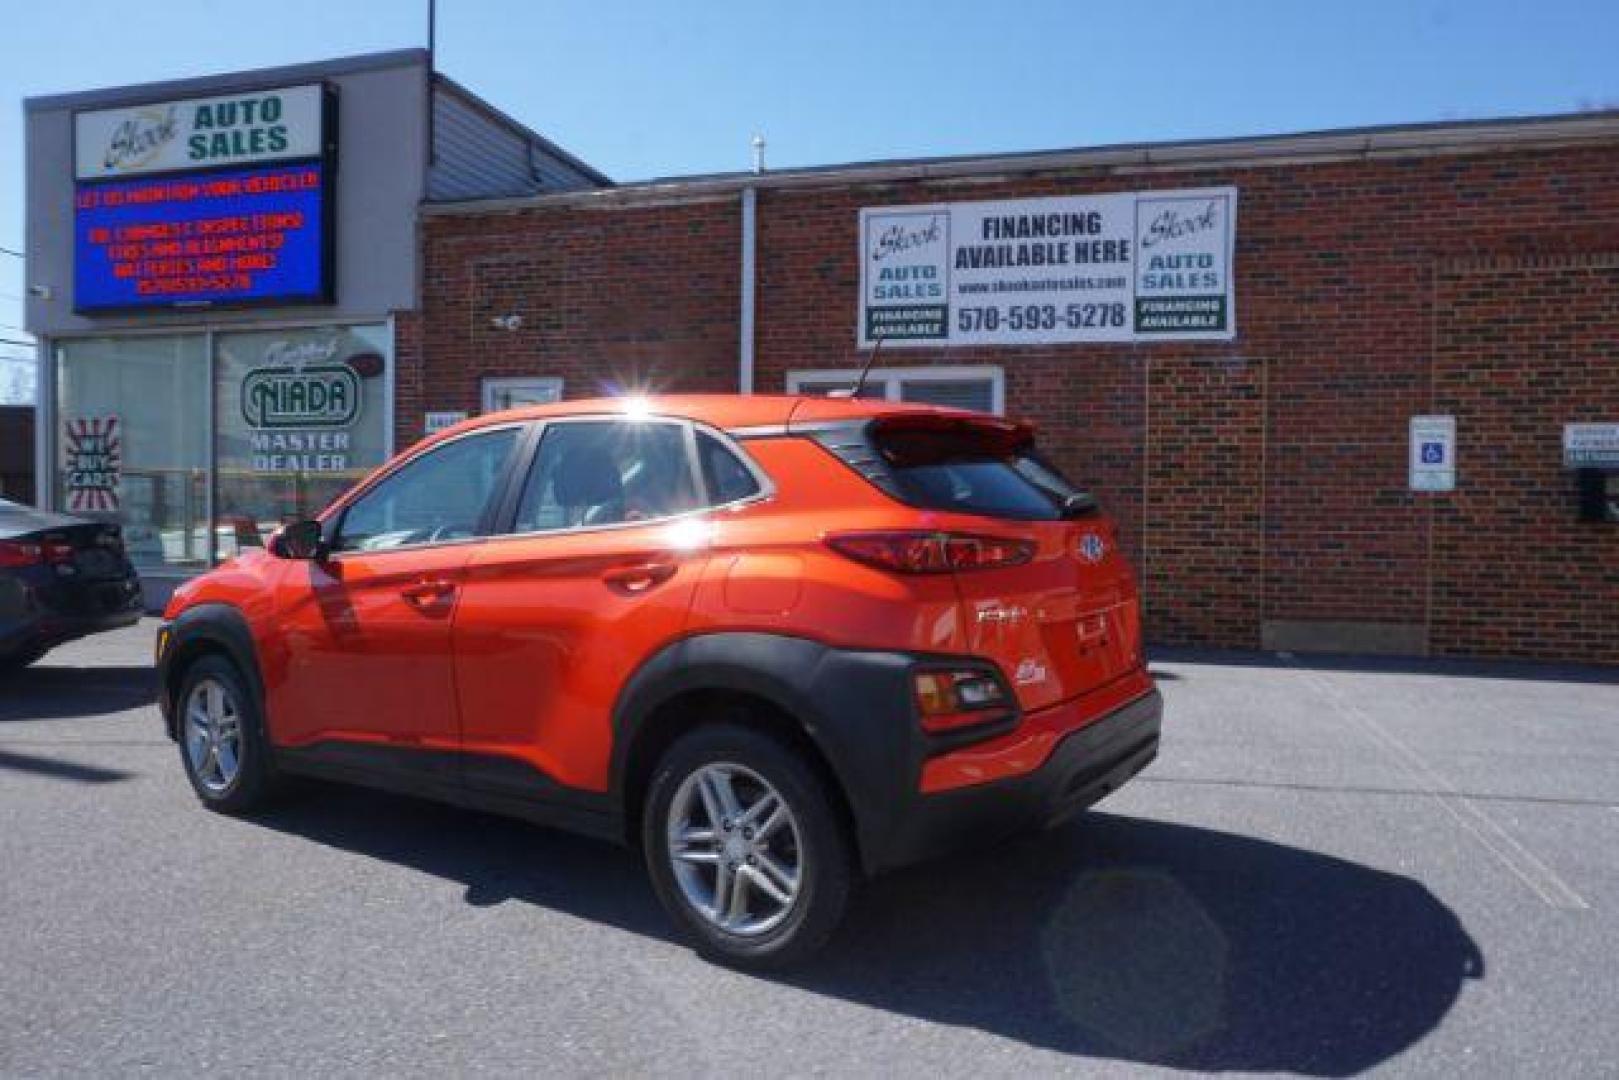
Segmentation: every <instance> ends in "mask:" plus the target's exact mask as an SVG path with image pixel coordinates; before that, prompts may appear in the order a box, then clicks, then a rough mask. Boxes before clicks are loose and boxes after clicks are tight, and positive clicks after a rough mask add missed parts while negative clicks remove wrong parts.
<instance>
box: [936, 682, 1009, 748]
mask: <svg viewBox="0 0 1619 1080" xmlns="http://www.w3.org/2000/svg"><path fill="white" fill-rule="evenodd" d="M912 680H913V683H914V685H915V688H916V707H917V711H918V712H920V713H921V716H922V730H923V731H926V732H928V733H929V734H931V735H942V734H945V733H948V732H953V731H960V730H961V729H963V728H969V727H976V726H978V725H979V724H991V723H995V722H996V721H999V720H1004V719H1006V717H1007V715H1008V713H1009V708H1010V707H1009V703H1008V702H1007V700H1006V690H1005V688H1003V687H1002V686H1001V683H1000V680H999V679H997V678H995V676H993V675H991V674H990V673H989V672H987V671H979V670H974V669H972V668H964V669H960V670H928V671H918V672H916V674H915V675H913V676H912Z"/></svg>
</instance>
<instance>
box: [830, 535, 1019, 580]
mask: <svg viewBox="0 0 1619 1080" xmlns="http://www.w3.org/2000/svg"><path fill="white" fill-rule="evenodd" d="M826 542H827V545H828V546H829V547H831V548H832V550H834V551H836V552H838V553H839V554H840V555H845V556H847V557H848V558H851V559H853V560H855V561H856V562H862V563H865V564H866V565H868V566H875V567H877V568H879V569H882V570H893V571H895V572H896V573H900V574H947V573H949V572H951V571H952V570H992V569H997V568H1000V567H1005V566H1019V565H1021V564H1023V563H1026V562H1028V561H1029V560H1030V559H1032V558H1034V545H1033V544H1032V543H1030V542H1028V541H1027V540H1010V539H1006V538H1004V537H999V536H974V535H971V534H969V533H943V532H913V531H904V530H901V531H890V532H856V533H833V534H832V535H831V536H828V537H827V538H826Z"/></svg>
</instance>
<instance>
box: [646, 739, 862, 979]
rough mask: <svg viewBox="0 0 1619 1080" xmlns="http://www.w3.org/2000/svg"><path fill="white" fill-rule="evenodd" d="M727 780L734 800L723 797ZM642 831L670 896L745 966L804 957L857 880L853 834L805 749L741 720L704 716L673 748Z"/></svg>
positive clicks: (828, 930) (651, 792)
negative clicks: (779, 811) (708, 721)
mask: <svg viewBox="0 0 1619 1080" xmlns="http://www.w3.org/2000/svg"><path fill="white" fill-rule="evenodd" d="M722 783H723V784H724V785H725V786H727V787H728V788H729V790H730V797H731V802H730V806H729V808H727V807H726V806H725V805H724V803H725V800H724V799H723V798H719V799H716V798H713V797H712V796H713V794H714V793H715V792H716V791H717V790H718V788H719V786H720V785H721V784H722ZM705 788H706V789H707V791H706V792H705ZM721 794H723V792H721ZM772 798H774V800H775V804H774V805H773V804H772V803H771V801H770V800H771V799H772ZM775 805H779V806H780V807H782V808H784V810H785V818H782V817H779V816H777V815H776V812H775ZM716 806H718V808H719V816H720V817H721V818H722V820H721V821H720V823H719V824H720V828H718V829H715V828H713V827H712V826H713V822H712V820H711V818H710V813H709V811H710V808H713V807H716ZM749 814H752V815H753V816H752V817H751V818H750V817H749ZM727 815H729V816H730V818H731V819H732V820H730V821H729V822H727V821H726V820H724V818H726V816H727ZM750 822H751V824H750ZM773 823H774V824H773ZM710 832H711V833H712V834H713V835H712V838H706V837H705V836H704V834H705V833H710ZM641 838H642V851H643V853H644V854H645V857H646V863H647V870H648V872H649V874H650V875H651V878H652V884H653V887H654V889H655V890H656V891H657V894H658V898H659V900H660V901H662V903H663V906H664V907H665V908H666V909H667V910H668V912H669V914H670V915H671V916H672V917H673V918H674V920H675V922H676V923H678V924H679V925H680V926H681V927H682V928H683V929H684V930H685V931H687V933H689V934H690V936H691V937H692V938H693V939H695V941H696V943H697V948H698V951H699V952H700V953H702V954H703V955H704V956H707V957H709V958H710V959H713V960H717V961H719V962H721V963H725V964H728V965H731V966H734V967H739V968H747V969H753V970H765V969H779V968H783V967H787V966H790V965H792V964H795V963H797V962H799V961H801V960H803V959H804V958H805V957H807V956H809V955H810V954H811V953H813V952H815V951H816V950H818V949H819V948H821V947H822V946H823V945H824V944H825V943H826V941H827V939H828V938H829V937H830V936H831V935H832V932H833V931H834V930H835V929H836V928H837V926H838V923H839V922H840V921H841V920H842V918H843V913H844V910H845V908H846V907H847V906H848V902H849V897H850V894H851V892H852V891H853V887H854V880H855V872H854V859H853V846H852V844H851V843H850V841H849V838H848V835H847V833H846V830H845V828H844V825H843V822H842V819H841V817H840V815H839V814H838V811H837V806H836V804H835V802H834V796H833V793H832V791H831V790H830V789H829V786H828V783H827V781H826V780H825V779H823V778H822V776H821V775H820V774H819V773H818V772H817V770H816V769H814V768H813V767H812V766H811V765H810V763H809V762H807V761H806V760H805V759H804V756H803V755H802V753H800V752H798V751H795V750H794V749H793V748H791V747H790V746H788V745H786V744H784V743H783V742H781V741H779V740H777V739H774V738H772V737H770V736H769V735H766V734H763V733H760V732H758V731H754V730H752V729H749V728H746V727H741V726H737V725H733V724H718V725H713V726H708V727H702V728H698V729H697V730H695V731H693V732H691V733H690V734H688V735H685V736H683V737H682V738H680V739H679V740H677V741H676V742H675V743H674V745H673V746H671V747H670V748H669V749H668V751H667V752H666V753H665V754H664V756H663V759H662V760H661V761H660V762H659V763H658V765H657V767H656V768H655V769H654V771H653V774H652V779H651V783H650V786H649V787H648V791H647V798H646V801H645V812H644V813H643V815H642V827H641ZM692 838H695V839H692ZM699 860H701V861H699ZM722 868H723V873H724V874H726V875H727V877H725V878H722V877H721V874H722ZM783 896H789V898H790V902H788V903H785V904H784V903H782V897H783ZM739 902H740V903H739ZM739 907H740V914H739V913H738V912H739ZM721 908H723V909H724V910H720V909H721Z"/></svg>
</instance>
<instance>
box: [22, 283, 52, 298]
mask: <svg viewBox="0 0 1619 1080" xmlns="http://www.w3.org/2000/svg"><path fill="white" fill-rule="evenodd" d="M28 295H29V296H34V297H38V298H39V299H41V300H49V299H50V298H51V296H52V295H54V294H53V293H52V292H51V287H50V286H49V285H30V286H28Z"/></svg>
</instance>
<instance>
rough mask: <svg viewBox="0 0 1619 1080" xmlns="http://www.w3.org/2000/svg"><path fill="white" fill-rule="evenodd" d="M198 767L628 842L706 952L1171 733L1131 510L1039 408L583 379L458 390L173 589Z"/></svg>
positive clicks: (766, 962)
mask: <svg viewBox="0 0 1619 1080" xmlns="http://www.w3.org/2000/svg"><path fill="white" fill-rule="evenodd" d="M157 652H158V665H159V673H160V683H159V685H160V695H161V705H162V710H163V715H164V718H165V720H166V722H167V726H168V731H169V735H170V737H171V738H173V739H174V740H175V741H176V742H177V743H178V744H179V748H180V758H181V761H182V762H183V763H184V767H185V771H186V775H187V776H188V777H189V778H190V781H191V784H192V786H193V787H194V788H195V789H196V792H197V795H198V796H199V797H200V798H201V800H202V802H203V803H204V804H205V805H206V806H208V807H210V808H213V809H216V810H221V811H227V812H237V811H245V810H247V809H249V808H250V807H252V806H254V805H256V804H258V803H259V802H260V801H261V800H262V799H263V798H264V797H265V796H266V795H267V794H268V793H269V792H270V790H271V788H272V787H273V786H274V784H275V782H276V780H277V779H278V778H279V777H281V776H283V775H287V774H303V775H308V776H315V777H323V778H329V779H336V780H344V781H351V782H354V783H360V784H369V785H374V786H377V787H383V788H389V789H394V790H398V791H404V792H408V793H412V794H419V795H426V796H430V797H433V798H438V799H443V800H446V801H449V802H452V803H457V804H460V805H464V806H470V807H476V808H478V809H482V810H492V811H496V812H499V813H505V814H513V815H517V816H520V817H524V818H529V819H532V820H534V821H538V822H542V823H544V824H547V825H556V826H560V827H563V828H567V829H573V830H577V831H580V832H584V833H589V834H591V835H594V836H599V837H604V838H609V839H612V840H616V841H619V842H627V843H639V845H640V847H641V849H642V851H643V852H644V855H645V859H646V865H647V869H648V871H649V872H650V874H651V877H652V881H653V884H654V886H655V887H656V889H657V893H658V895H659V897H660V898H661V900H662V901H663V903H664V905H665V906H666V907H667V908H668V910H669V912H670V913H671V915H672V916H673V917H674V919H675V920H676V921H677V922H678V923H680V924H681V925H682V926H683V927H684V928H685V929H686V930H687V931H689V932H690V934H691V935H692V936H693V937H694V938H695V940H696V941H697V943H698V945H699V947H700V948H701V949H702V950H703V951H704V952H705V953H707V954H708V955H711V956H716V957H718V958H721V959H724V960H727V961H729V962H731V963H735V964H741V965H749V966H758V967H763V966H771V965H781V964H785V963H788V962H790V961H792V960H794V959H796V958H799V957H801V956H803V955H805V954H806V953H808V952H809V951H811V950H813V949H814V948H816V947H817V946H819V945H820V944H821V943H822V942H823V941H824V940H825V939H826V938H827V936H828V935H829V934H830V933H831V932H832V930H833V928H834V927H835V926H836V925H837V923H838V921H839V919H840V917H841V915H842V913H843V910H844V907H845V905H846V903H847V900H848V898H849V895H850V890H851V888H852V887H853V885H854V883H855V882H856V881H857V880H858V878H859V877H860V876H861V875H863V874H871V873H875V872H878V871H882V870H885V869H889V868H892V867H896V866H900V865H903V864H906V863H910V862H913V861H916V860H919V859H922V858H925V857H928V856H930V855H933V854H936V853H939V852H942V851H945V850H948V849H950V848H953V847H956V846H958V845H961V844H964V843H968V842H971V841H973V840H976V839H984V838H993V837H996V836H1000V835H1004V834H1006V833H1008V832H1011V831H1014V830H1018V829H1023V828H1030V827H1038V826H1042V825H1049V824H1052V823H1054V822H1057V821H1059V820H1062V819H1064V818H1066V817H1068V816H1069V815H1071V814H1073V813H1075V812H1077V811H1079V810H1081V809H1083V808H1085V807H1086V806H1089V805H1090V804H1091V803H1093V802H1095V801H1096V800H1097V799H1099V798H1101V797H1102V796H1104V795H1106V794H1107V793H1109V792H1111V791H1113V790H1114V789H1115V788H1117V787H1118V786H1119V785H1121V784H1123V783H1124V782H1125V781H1126V780H1128V779H1129V778H1130V777H1131V776H1133V775H1134V774H1135V773H1136V772H1138V771H1139V770H1140V769H1142V768H1143V767H1144V766H1145V765H1146V764H1147V763H1148V762H1150V761H1151V760H1152V759H1153V757H1154V755H1155V754H1156V752H1157V747H1158V732H1159V719H1160V714H1161V704H1160V699H1159V696H1158V693H1157V691H1156V690H1155V689H1154V688H1153V683H1152V680H1151V678H1150V677H1149V676H1148V674H1147V671H1146V667H1145V664H1144V662H1143V658H1142V650H1141V617H1140V608H1139V603H1138V598H1137V592H1136V586H1135V582H1134V580H1133V577H1132V574H1131V571H1130V568H1129V566H1128V565H1127V563H1126V561H1125V559H1124V558H1123V557H1122V556H1121V555H1120V553H1119V551H1118V548H1117V545H1116V542H1115V535H1114V530H1113V527H1112V525H1111V524H1110V523H1109V521H1108V520H1107V519H1106V518H1105V517H1104V516H1103V515H1102V514H1101V513H1100V512H1099V511H1098V510H1097V507H1096V504H1095V502H1094V501H1093V500H1092V499H1091V498H1090V497H1089V496H1088V495H1086V494H1084V493H1082V492H1080V491H1077V490H1075V489H1074V487H1073V486H1072V485H1071V484H1070V483H1069V482H1068V481H1067V480H1065V479H1064V478H1063V477H1062V475H1061V474H1060V473H1059V472H1058V471H1057V470H1056V469H1055V468H1053V467H1052V465H1051V464H1050V463H1048V462H1047V461H1045V460H1044V459H1043V458H1042V457H1041V456H1040V454H1039V453H1038V451H1037V450H1036V449H1035V445H1034V435H1033V431H1032V429H1031V428H1030V427H1029V426H1028V425H1027V424H1023V423H1017V422H1013V421H1008V420H1004V419H1000V418H998V417H993V416H986V415H981V414H977V413H968V412H961V411H956V410H949V409H941V408H932V407H927V406H913V405H902V404H897V403H890V402H882V401H859V400H847V399H823V398H794V397H723V396H711V397H697V396H693V397H665V398H654V399H640V398H631V399H613V400H603V401H580V402H568V403H565V404H559V405H548V406H542V407H537V408H529V409H522V410H518V411H513V412H505V413H498V414H495V415H491V416H485V417H481V418H479V419H476V420H473V421H470V422H467V423H464V424H461V425H460V426H458V427H456V428H452V429H451V430H449V431H447V432H444V433H442V434H440V435H437V436H435V437H433V438H430V439H428V440H426V441H424V442H422V443H420V444H419V445H417V446H415V447H413V448H412V449H410V450H409V451H407V452H405V453H404V454H402V455H400V456H399V458H397V459H396V460H395V461H393V462H391V463H390V464H389V465H387V466H385V467H384V468H382V469H380V470H379V471H378V472H377V473H376V474H374V475H373V476H371V477H370V478H369V479H368V480H366V481H365V482H364V483H362V484H361V485H359V486H358V487H357V488H355V489H354V490H353V491H351V492H349V493H348V494H347V495H345V496H344V497H343V498H342V499H340V500H338V502H337V503H335V504H334V505H333V506H332V507H331V508H330V509H328V510H327V511H326V512H325V513H324V514H323V515H322V516H321V517H320V519H319V520H318V521H305V522H299V523H297V524H294V525H289V526H287V527H286V528H284V529H283V530H282V531H281V532H279V533H278V534H277V535H276V536H275V537H274V538H273V539H272V541H271V543H270V545H269V547H268V549H267V550H263V551H256V550H249V551H245V552H244V553H243V554H242V555H240V556H239V557H238V558H236V559H234V560H232V561H230V562H228V563H225V564H224V565H222V566H220V567H219V568H218V569H216V570H214V571H213V572H212V573H209V574H207V575H205V576H203V577H200V578H197V579H196V580H193V581H191V582H189V583H187V584H186V585H184V586H183V587H181V589H180V590H179V591H178V592H176V594H175V596H174V599H173V601H172V602H171V603H170V604H169V608H168V611H167V613H166V618H165V621H164V623H163V626H162V628H161V629H160V631H159V635H158V645H157Z"/></svg>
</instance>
